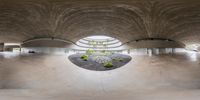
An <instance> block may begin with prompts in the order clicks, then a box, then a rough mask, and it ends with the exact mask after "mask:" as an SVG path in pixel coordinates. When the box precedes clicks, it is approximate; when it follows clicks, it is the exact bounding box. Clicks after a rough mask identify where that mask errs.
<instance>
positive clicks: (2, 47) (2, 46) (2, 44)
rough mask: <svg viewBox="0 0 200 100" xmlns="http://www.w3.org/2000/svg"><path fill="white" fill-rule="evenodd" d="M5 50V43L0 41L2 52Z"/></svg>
mask: <svg viewBox="0 0 200 100" xmlns="http://www.w3.org/2000/svg"><path fill="white" fill-rule="evenodd" d="M3 51H4V43H0V52H3Z"/></svg>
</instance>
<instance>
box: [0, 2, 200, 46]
mask: <svg viewBox="0 0 200 100" xmlns="http://www.w3.org/2000/svg"><path fill="white" fill-rule="evenodd" d="M90 35H108V36H112V37H115V38H117V39H119V40H121V41H122V42H128V41H132V40H137V39H143V38H166V39H171V40H175V41H178V42H182V43H185V44H190V43H200V1H199V0H0V42H22V41H26V40H29V39H33V38H46V37H50V38H51V37H54V38H59V39H65V40H70V41H73V42H76V41H77V40H79V39H80V38H83V37H86V36H90Z"/></svg>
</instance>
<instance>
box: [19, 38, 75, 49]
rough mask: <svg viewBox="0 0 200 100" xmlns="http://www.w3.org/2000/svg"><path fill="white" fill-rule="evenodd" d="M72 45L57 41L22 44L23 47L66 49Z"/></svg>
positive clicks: (37, 40) (31, 41) (34, 41)
mask: <svg viewBox="0 0 200 100" xmlns="http://www.w3.org/2000/svg"><path fill="white" fill-rule="evenodd" d="M70 45H72V43H70V42H66V41H62V40H57V39H48V38H47V39H35V40H30V41H27V42H25V43H23V44H22V47H58V48H64V47H69V46H70Z"/></svg>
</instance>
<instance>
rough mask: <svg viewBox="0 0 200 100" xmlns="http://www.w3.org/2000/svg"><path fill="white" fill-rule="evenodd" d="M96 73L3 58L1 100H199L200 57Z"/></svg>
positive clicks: (37, 58)
mask: <svg viewBox="0 0 200 100" xmlns="http://www.w3.org/2000/svg"><path fill="white" fill-rule="evenodd" d="M131 56H132V57H133V59H132V60H131V62H130V63H128V64H127V65H125V66H123V67H121V68H118V69H115V70H111V71H104V72H98V71H91V70H86V69H82V68H80V67H77V66H75V65H74V64H72V63H71V62H70V61H69V60H68V59H67V58H68V57H67V56H66V55H38V54H33V55H25V54H21V55H18V54H12V53H0V100H94V99H96V100H102V99H104V100H200V55H199V54H198V53H181V54H174V55H170V54H169V55H159V56H151V57H149V56H137V55H131Z"/></svg>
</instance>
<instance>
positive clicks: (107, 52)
mask: <svg viewBox="0 0 200 100" xmlns="http://www.w3.org/2000/svg"><path fill="white" fill-rule="evenodd" d="M101 52H102V53H104V55H105V56H109V55H111V54H112V53H111V52H110V51H106V50H103V51H101Z"/></svg>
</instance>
